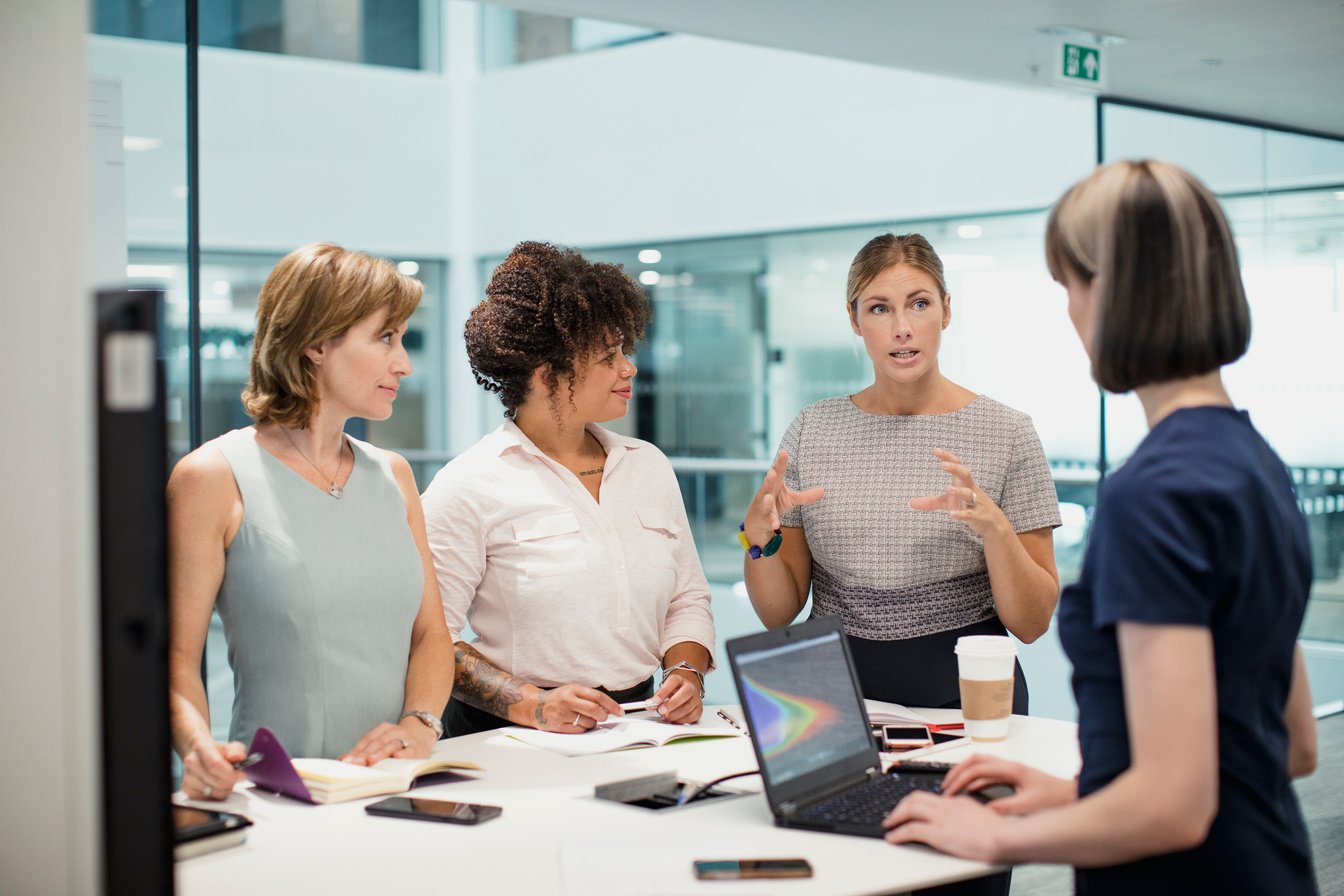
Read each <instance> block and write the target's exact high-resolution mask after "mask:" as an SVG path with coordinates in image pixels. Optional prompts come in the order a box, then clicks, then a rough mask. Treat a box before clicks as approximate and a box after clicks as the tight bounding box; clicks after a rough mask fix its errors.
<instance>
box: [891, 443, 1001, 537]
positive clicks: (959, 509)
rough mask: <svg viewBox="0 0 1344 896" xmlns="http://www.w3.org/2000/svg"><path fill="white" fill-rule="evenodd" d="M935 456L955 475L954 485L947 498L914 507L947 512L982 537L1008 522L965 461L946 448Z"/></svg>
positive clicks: (913, 503)
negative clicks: (976, 481)
mask: <svg viewBox="0 0 1344 896" xmlns="http://www.w3.org/2000/svg"><path fill="white" fill-rule="evenodd" d="M933 455H934V457H936V458H938V460H939V461H940V462H941V463H939V466H941V467H942V468H943V469H944V470H945V471H947V472H948V473H950V474H951V476H952V484H951V485H949V486H948V487H947V492H946V493H944V494H941V495H929V496H927V497H923V498H912V499H910V506H911V507H913V508H914V509H915V510H945V511H947V515H948V516H950V517H951V518H952V519H954V520H961V521H962V522H963V523H965V524H966V525H968V526H970V527H971V529H972V531H974V532H975V533H976V534H977V535H980V536H984V535H986V534H988V532H989V531H990V530H991V529H993V528H994V527H995V526H997V525H999V523H1000V522H1001V521H1006V520H1007V517H1005V516H1004V515H1003V511H1002V510H1000V509H999V505H997V504H995V503H994V501H993V500H991V499H990V497H989V495H987V494H985V492H984V490H983V489H981V488H980V486H978V485H976V484H975V477H973V476H972V475H971V470H970V468H969V467H967V466H966V465H965V464H964V463H962V462H961V458H959V457H957V456H956V455H955V454H953V453H952V452H951V451H946V450H944V449H942V448H935V449H933Z"/></svg>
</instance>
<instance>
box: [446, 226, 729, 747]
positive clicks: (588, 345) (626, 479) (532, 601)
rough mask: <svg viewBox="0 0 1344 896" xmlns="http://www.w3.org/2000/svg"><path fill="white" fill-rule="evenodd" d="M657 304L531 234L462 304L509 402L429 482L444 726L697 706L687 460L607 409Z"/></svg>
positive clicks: (702, 608)
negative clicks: (629, 707) (639, 706)
mask: <svg viewBox="0 0 1344 896" xmlns="http://www.w3.org/2000/svg"><path fill="white" fill-rule="evenodd" d="M650 314H651V311H650V307H649V301H648V298H647V297H646V296H645V295H644V293H643V291H642V290H641V289H640V288H639V287H638V286H637V285H635V283H634V282H633V281H631V280H630V278H629V277H627V276H626V275H625V274H623V273H622V272H621V270H620V268H618V267H616V266H615V265H610V264H593V263H590V262H588V261H586V260H585V259H584V258H583V256H581V255H580V254H579V253H578V252H575V251H572V250H565V249H558V248H556V247H554V246H551V245H547V244H544V243H535V242H525V243H520V244H519V245H518V246H517V247H515V248H514V250H513V252H511V253H510V254H509V257H508V258H507V259H505V261H504V263H503V264H501V265H500V266H499V268H498V269H496V270H495V272H494V275H493V276H492V277H491V278H490V283H489V285H488V286H487V287H486V298H485V300H484V301H482V302H481V303H480V304H479V305H477V306H476V308H475V310H474V311H472V313H471V317H470V319H469V320H468V321H467V326H466V342H467V356H468V358H469V360H470V362H471V368H472V371H473V373H475V375H476V381H477V382H479V383H480V384H481V385H482V386H484V387H485V389H486V390H487V391H490V392H494V393H496V394H497V395H499V398H500V401H501V402H502V403H503V405H504V416H505V418H506V419H505V422H504V423H503V425H502V426H500V427H499V429H497V430H495V431H494V432H492V433H490V434H489V435H487V436H486V437H485V438H483V439H482V440H481V441H480V442H478V443H476V444H475V445H474V446H472V447H471V448H470V449H468V450H467V451H466V452H464V453H463V454H462V455H460V456H459V457H457V458H454V459H453V460H452V461H451V462H450V463H448V464H447V465H446V466H445V467H444V468H443V469H442V470H440V471H439V473H438V475H437V476H435V477H434V481H433V482H432V483H430V486H429V488H428V489H426V491H425V493H424V495H423V501H424V505H425V517H426V523H427V527H428V532H429V543H430V548H431V549H432V551H433V554H434V566H435V569H436V570H437V572H438V577H439V589H440V591H441V594H442V598H443V608H444V615H445V618H446V619H447V621H448V628H449V630H450V631H451V632H452V634H453V638H454V640H455V641H456V645H455V650H456V689H455V691H454V695H453V699H452V700H451V701H450V702H449V703H448V706H447V709H446V710H445V711H444V725H445V728H446V729H447V731H448V733H449V734H450V735H458V734H469V733H472V732H476V731H485V730H489V729H492V728H499V727H502V726H504V725H510V724H513V725H526V726H529V727H533V728H539V729H543V730H546V731H556V732H562V733H567V734H577V733H580V732H583V731H587V730H589V729H591V728H593V727H594V726H595V725H596V724H597V723H598V722H601V721H603V720H605V719H606V718H607V717H608V716H613V715H616V716H618V715H621V714H622V710H621V708H620V706H619V705H618V704H620V703H622V702H627V701H641V700H646V699H650V698H651V699H652V701H653V703H654V704H655V705H656V709H657V712H658V713H659V714H660V715H661V716H662V717H663V719H664V720H666V721H669V722H679V723H690V722H695V721H697V720H698V719H699V718H700V713H701V709H702V706H701V699H702V698H703V697H704V675H705V672H707V671H708V670H709V668H710V666H711V650H712V648H713V645H714V622H713V616H712V614H711V612H710V605H709V585H708V583H707V582H706V581H705V574H704V571H703V570H702V569H701V567H700V560H699V558H698V556H697V555H696V551H695V544H694V543H693V542H692V540H691V535H690V526H689V524H688V522H687V519H686V510H685V508H684V507H683V506H682V502H681V492H680V490H679V489H678V487H677V481H676V477H675V475H674V474H673V472H672V466H671V465H670V464H669V463H668V461H667V458H666V457H664V456H663V454H662V452H660V451H659V450H658V449H657V448H655V447H654V446H653V445H651V444H649V443H648V442H645V441H641V440H639V439H634V438H628V437H626V436H621V435H617V434H616V433H613V432H610V431H608V430H606V429H603V428H602V427H601V426H599V425H598V424H599V423H604V422H606V421H609V420H615V419H618V418H620V417H623V416H625V413H626V410H627V409H628V407H629V403H630V396H631V380H632V379H633V378H634V376H635V365H634V363H633V362H632V361H631V360H630V358H629V355H630V354H631V352H632V351H633V349H634V346H635V344H636V343H637V342H639V340H640V339H641V338H642V337H643V335H644V328H645V326H646V325H647V323H648V321H649V317H650ZM467 622H470V624H471V628H472V631H474V632H475V634H476V639H475V640H474V641H473V642H471V643H467V642H465V641H462V640H460V638H461V634H462V629H463V627H464V625H465V624H466V623H467ZM659 667H661V669H662V684H661V686H660V687H658V688H657V690H656V691H655V689H654V681H653V672H654V671H655V670H656V669H658V668H659Z"/></svg>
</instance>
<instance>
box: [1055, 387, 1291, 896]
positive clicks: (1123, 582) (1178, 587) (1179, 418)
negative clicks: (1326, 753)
mask: <svg viewBox="0 0 1344 896" xmlns="http://www.w3.org/2000/svg"><path fill="white" fill-rule="evenodd" d="M1310 587H1311V557H1310V548H1309V545H1308V539H1307V526H1306V521H1305V519H1304V518H1303V516H1302V513H1301V511H1300V510H1299V509H1298V506H1297V502H1296V500H1295V498H1294V495H1293V488H1292V482H1291V480H1290V478H1289V476H1288V472H1287V470H1286V469H1285V467H1284V465H1283V462H1282V461H1281V460H1279V458H1278V456H1277V455H1276V454H1275V453H1274V451H1273V449H1271V448H1270V447H1269V445H1268V444H1267V443H1266V442H1265V440H1264V439H1263V438H1261V436H1260V434H1259V433H1258V432H1256V430H1255V428H1254V427H1253V426H1252V425H1251V421H1250V417H1249V416H1248V415H1247V414H1246V413H1245V412H1241V411H1236V410H1233V409H1231V408H1219V407H1199V408H1187V409H1184V410H1179V411H1176V412H1175V413H1173V414H1171V415H1170V416H1168V417H1166V418H1164V419H1163V420H1161V421H1160V422H1159V423H1158V424H1157V426H1155V427H1154V428H1153V430H1152V431H1151V432H1150V433H1149V434H1148V437H1147V438H1145V439H1144V440H1143V442H1142V444H1140V445H1139V447H1138V450H1136V451H1135V452H1134V455H1133V457H1131V458H1130V459H1129V461H1128V462H1127V463H1126V464H1125V465H1124V466H1123V467H1122V468H1121V469H1119V470H1118V471H1117V472H1116V473H1115V474H1113V475H1112V476H1110V477H1108V479H1107V480H1106V485H1105V489H1104V491H1103V493H1102V496H1101V501H1100V503H1099V505H1098V509H1097V516H1096V519H1095V522H1094V525H1093V528H1092V536H1091V539H1090V541H1089V543H1088V548H1087V554H1086V556H1085V558H1084V562H1083V571H1082V576H1081V578H1080V579H1079V580H1078V582H1077V583H1076V584H1074V585H1071V586H1070V587H1068V588H1067V589H1065V591H1064V594H1063V596H1062V598H1061V600H1060V608H1059V626H1060V638H1061V640H1062V642H1063V644H1064V649H1065V652H1066V653H1067V654H1068V656H1069V660H1070V661H1071V662H1072V663H1073V669H1074V672H1073V690H1074V695H1075V696H1076V698H1077V700H1078V736H1079V740H1080V744H1081V748H1082V757H1083V767H1082V773H1081V775H1080V777H1079V781H1078V792H1079V795H1080V796H1086V795H1087V794H1089V793H1092V792H1093V791H1096V790H1098V789H1100V788H1102V787H1104V786H1106V785H1107V784H1108V783H1110V782H1111V781H1112V780H1114V779H1115V778H1116V777H1117V776H1118V775H1119V774H1120V773H1121V772H1123V771H1124V770H1125V769H1126V768H1128V767H1129V762H1130V758H1129V733H1128V728H1127V725H1126V722H1125V710H1124V692H1123V687H1122V682H1121V676H1120V658H1119V651H1118V645H1117V642H1116V623H1118V622H1123V621H1130V622H1146V623H1155V624H1173V625H1198V626H1203V627H1206V628H1208V629H1209V630H1210V631H1211V632H1212V633H1213V649H1214V664H1215V669H1216V673H1215V675H1216V683H1217V690H1218V765H1219V775H1218V814H1217V816H1216V817H1215V819H1214V822H1213V826H1212V828H1211V829H1210V831H1209V836H1208V839H1207V840H1206V841H1205V842H1204V843H1203V844H1202V845H1200V846H1198V847H1196V848H1194V849H1191V850H1185V851H1181V852H1175V853H1168V854H1165V855H1160V856H1155V857H1151V858H1147V859H1142V860H1139V861H1136V862H1130V863H1127V864H1124V865H1117V866H1114V867H1110V868H1096V869H1079V870H1078V872H1077V886H1078V892H1079V893H1080V894H1096V893H1124V894H1132V893H1149V894H1152V893H1166V892H1183V893H1220V894H1225V893H1248V894H1250V893H1254V894H1264V893H1275V894H1297V893H1308V894H1310V893H1315V892H1316V880H1315V873H1314V871H1313V868H1312V860H1311V848H1310V844H1309V842H1308V840H1307V831H1306V825H1305V823H1304V821H1303V818H1302V812H1301V809H1300V808H1299V807H1298V803H1297V797H1296V796H1295V794H1294V793H1293V789H1292V786H1291V785H1290V783H1289V779H1288V773H1287V748H1288V733H1287V729H1286V726H1285V723H1284V720H1283V713H1284V707H1285V705H1286V703H1287V699H1288V688H1289V683H1290V681H1291V678H1292V669H1293V649H1294V645H1295V643H1296V639H1297V633H1298V629H1299V628H1300V626H1301V624H1302V615H1303V613H1304V612H1305V609H1306V601H1307V593H1308V591H1309V590H1310ZM1172 684H1173V686H1179V683H1177V682H1173V683H1172ZM1172 736H1173V737H1179V736H1180V732H1172Z"/></svg>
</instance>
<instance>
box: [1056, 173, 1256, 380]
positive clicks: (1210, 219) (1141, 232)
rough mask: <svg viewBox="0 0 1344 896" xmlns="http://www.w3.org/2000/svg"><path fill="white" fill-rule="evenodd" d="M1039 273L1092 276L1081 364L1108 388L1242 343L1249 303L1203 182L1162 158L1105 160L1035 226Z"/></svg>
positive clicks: (1213, 365) (1195, 368)
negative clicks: (1041, 250) (1092, 318)
mask: <svg viewBox="0 0 1344 896" xmlns="http://www.w3.org/2000/svg"><path fill="white" fill-rule="evenodd" d="M1045 259H1046V264H1047V265H1048V267H1049V268H1050V275H1051V276H1052V277H1054V278H1055V279H1056V280H1058V281H1059V282H1060V283H1064V282H1065V280H1066V279H1073V280H1075V281H1077V282H1079V283H1081V284H1084V285H1086V284H1089V283H1091V282H1092V281H1093V280H1097V281H1098V283H1097V292H1096V302H1097V317H1096V328H1095V330H1094V331H1093V334H1092V341H1093V344H1092V346H1091V355H1092V376H1093V378H1094V379H1095V380H1096V381H1097V385H1099V386H1101V387H1102V388H1103V389H1106V390H1107V391H1109V392H1128V391H1130V390H1131V389H1136V388H1138V387H1139V386H1145V385H1148V384H1150V383H1159V382H1165V381H1168V380H1175V379H1184V378H1186V377H1191V376H1197V375H1199V374H1204V373H1209V372H1211V371H1214V370H1217V369H1218V368H1219V367H1221V366H1222V365H1224V364H1230V363H1231V362H1233V361H1235V360H1237V359H1238V358H1240V357H1241V356H1242V355H1244V354H1245V353H1246V348H1247V346H1248V345H1249V344H1250V341H1251V309H1250V305H1249V304H1248V303H1247V301H1246V292H1245V289H1244V288H1243V287H1242V283H1241V267H1240V265H1239V263H1238V261H1237V246H1236V243H1235V242H1234V241H1233V239H1232V228H1231V226H1230V225H1229V224H1228V222H1227V217H1226V216H1225V215H1224V214H1223V210H1222V208H1221V207H1220V206H1219V205H1218V200H1217V199H1216V198H1215V197H1214V195H1213V193H1212V192H1211V191H1210V190H1209V188H1208V187H1206V186H1205V185H1204V184H1203V183H1202V182H1201V181H1200V180H1199V179H1198V178H1196V177H1195V176H1194V175H1193V174H1191V173H1190V172H1188V171H1186V170H1184V169H1183V168H1180V167H1178V166H1176V165H1173V164H1171V163H1169V162H1159V161H1153V160H1143V161H1134V162H1131V161H1123V162H1112V163H1111V164H1109V165H1103V166H1102V167H1100V168H1098V169H1097V170H1096V171H1094V172H1093V173H1092V174H1091V175H1090V176H1088V177H1087V178H1085V179H1083V180H1082V181H1079V182H1078V183H1077V184H1074V185H1073V186H1072V187H1071V188H1069V190H1068V192H1066V193H1065V194H1064V196H1063V198H1061V199H1060V200H1059V202H1058V203H1056V205H1055V207H1054V208H1053V209H1052V210H1051V212H1050V218H1049V220H1048V221H1047V223H1046V227H1045Z"/></svg>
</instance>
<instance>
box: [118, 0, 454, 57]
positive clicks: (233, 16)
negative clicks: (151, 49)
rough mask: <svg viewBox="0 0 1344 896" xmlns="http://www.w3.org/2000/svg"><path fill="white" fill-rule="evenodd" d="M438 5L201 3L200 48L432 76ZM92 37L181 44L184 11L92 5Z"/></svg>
mask: <svg viewBox="0 0 1344 896" xmlns="http://www.w3.org/2000/svg"><path fill="white" fill-rule="evenodd" d="M440 6H441V3H440V0H378V2H376V3H366V2H362V0H322V2H320V3H315V2H311V0H211V2H208V3H201V4H200V6H199V10H200V11H199V15H200V35H201V37H200V40H201V45H202V46H205V47H226V48H228V49H232V50H253V51H256V52H260V53H280V54H284V55H286V56H308V57H312V58H315V59H332V60H337V61H340V62H358V63H365V64H367V65H386V66H392V67H394V68H409V69H428V70H437V69H439V67H440V60H439V40H438V33H439V10H440ZM92 7H93V12H92V24H93V31H94V32H95V33H96V34H105V35H108V36H110V37H135V38H141V39H144V40H159V41H175V42H179V43H180V42H181V41H182V39H183V38H182V35H183V32H184V30H185V23H186V5H185V4H184V3H181V2H165V0H92Z"/></svg>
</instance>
